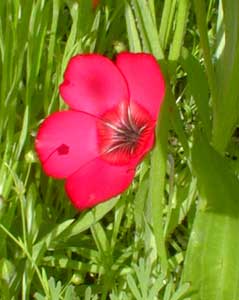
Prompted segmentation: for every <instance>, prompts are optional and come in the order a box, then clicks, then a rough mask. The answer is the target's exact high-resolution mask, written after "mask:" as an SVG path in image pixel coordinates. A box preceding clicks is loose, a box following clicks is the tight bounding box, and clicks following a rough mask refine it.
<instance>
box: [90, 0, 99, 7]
mask: <svg viewBox="0 0 239 300" xmlns="http://www.w3.org/2000/svg"><path fill="white" fill-rule="evenodd" d="M99 3H100V0H92V6H93V8H94V9H96V7H97V6H98V5H99Z"/></svg>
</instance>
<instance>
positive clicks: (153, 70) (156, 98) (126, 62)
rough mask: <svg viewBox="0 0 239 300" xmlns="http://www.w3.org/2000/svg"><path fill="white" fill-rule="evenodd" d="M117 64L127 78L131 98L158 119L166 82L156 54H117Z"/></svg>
mask: <svg viewBox="0 0 239 300" xmlns="http://www.w3.org/2000/svg"><path fill="white" fill-rule="evenodd" d="M116 65H117V66H118V67H119V69H120V70H121V71H122V73H123V75H124V76H125V78H126V80H127V83H128V87H129V91H130V100H132V101H135V102H137V103H138V104H140V105H141V106H142V107H144V108H145V109H146V110H147V111H148V112H149V113H150V114H151V116H152V117H153V119H154V120H156V119H157V117H158V113H159V110H160V106H161V103H162V101H163V97H164V94H165V82H164V78H163V75H162V72H161V70H160V67H159V65H158V63H157V61H156V59H155V58H154V56H152V55H151V54H146V53H128V52H123V53H120V54H119V55H118V56H117V59H116Z"/></svg>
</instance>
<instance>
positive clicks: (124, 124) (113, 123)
mask: <svg viewBox="0 0 239 300" xmlns="http://www.w3.org/2000/svg"><path fill="white" fill-rule="evenodd" d="M122 105H123V106H122ZM153 130H154V123H153V120H152V119H151V117H150V115H149V114H148V113H147V112H146V111H145V110H144V109H143V108H141V107H140V106H139V105H136V104H133V106H132V107H130V106H129V105H128V104H126V103H123V104H122V103H121V104H120V105H119V106H118V107H116V108H114V109H112V110H110V111H108V112H106V113H105V115H103V116H102V118H101V121H100V122H99V124H98V134H99V150H100V153H101V155H102V158H103V159H105V160H107V161H108V162H110V163H112V164H126V163H128V162H129V161H130V160H131V159H133V158H134V157H141V156H142V155H143V154H144V152H145V149H149V148H148V147H149V146H148V139H149V137H150V139H151V140H152V141H153V139H152V134H153Z"/></svg>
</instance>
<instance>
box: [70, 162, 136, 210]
mask: <svg viewBox="0 0 239 300" xmlns="http://www.w3.org/2000/svg"><path fill="white" fill-rule="evenodd" d="M134 174H135V170H134V169H129V168H128V167H127V166H114V165H110V164H108V163H107V162H105V161H103V160H101V159H99V158H97V159H95V160H93V161H91V162H90V163H89V164H87V165H85V166H84V167H82V168H80V169H79V170H78V171H77V172H76V173H74V174H73V175H72V176H70V177H68V178H67V181H66V186H65V188H66V191H67V194H68V195H69V197H70V199H71V201H72V203H73V204H74V206H75V207H77V208H78V209H80V210H83V209H86V208H90V207H92V206H94V205H96V204H98V203H100V202H104V201H106V200H109V199H110V198H112V197H114V196H116V195H118V194H120V193H122V192H123V191H124V190H125V189H127V187H128V186H129V185H130V183H131V182H132V180H133V178H134Z"/></svg>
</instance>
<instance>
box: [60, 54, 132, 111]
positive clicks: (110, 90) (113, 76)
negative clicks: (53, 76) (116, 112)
mask: <svg viewBox="0 0 239 300" xmlns="http://www.w3.org/2000/svg"><path fill="white" fill-rule="evenodd" d="M60 93H61V96H62V98H63V99H64V100H65V101H66V103H67V104H69V105H70V107H72V108H73V109H76V110H81V111H85V112H88V113H90V114H93V115H96V116H100V115H102V113H104V112H105V111H106V110H108V109H110V108H112V107H114V106H115V105H117V104H118V103H119V102H120V101H121V100H123V99H128V87H127V83H126V82H125V79H124V77H123V76H122V75H121V73H120V71H119V70H118V68H117V67H116V66H115V65H114V64H113V63H112V61H110V60H109V59H108V58H106V57H104V56H101V55H98V54H88V55H77V56H75V57H73V58H72V59H71V60H70V62H69V64H68V66H67V69H66V72H65V74H64V81H63V83H62V84H61V85H60Z"/></svg>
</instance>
